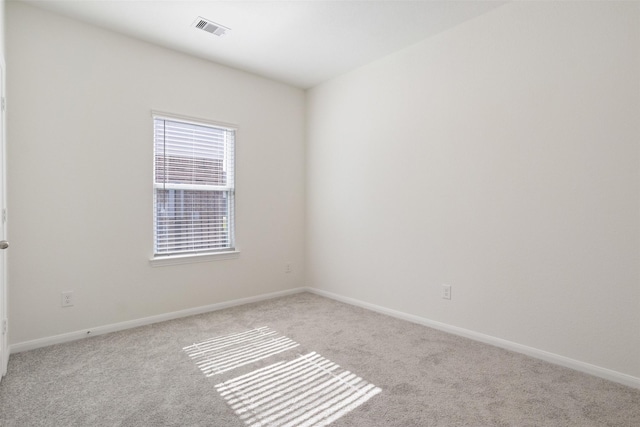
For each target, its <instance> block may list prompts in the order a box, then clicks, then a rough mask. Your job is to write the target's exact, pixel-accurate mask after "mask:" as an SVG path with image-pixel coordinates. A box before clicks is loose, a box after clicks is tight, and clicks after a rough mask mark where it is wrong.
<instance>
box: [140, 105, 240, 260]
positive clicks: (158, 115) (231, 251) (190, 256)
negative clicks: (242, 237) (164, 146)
mask: <svg viewBox="0 0 640 427" xmlns="http://www.w3.org/2000/svg"><path fill="white" fill-rule="evenodd" d="M151 113H152V114H151V115H152V129H153V130H154V138H153V144H154V149H153V222H152V226H153V252H152V253H153V255H152V256H151V257H150V259H149V262H150V264H151V266H153V267H159V266H165V265H175V264H187V263H194V262H209V261H218V260H225V259H233V258H237V257H238V256H239V254H240V251H239V250H238V248H237V245H236V244H235V243H236V242H235V229H236V227H235V218H230V224H231V229H230V231H229V238H230V242H231V247H229V248H225V249H223V250H215V251H203V252H189V253H156V238H157V230H156V225H157V222H156V189H158V188H161V187H162V184H159V183H157V182H156V176H155V173H156V167H155V166H156V156H155V152H156V149H155V121H156V119H160V120H169V121H174V122H181V123H186V124H193V125H199V126H206V127H213V128H218V129H224V130H226V131H232V132H234V135H235V137H234V147H233V150H234V153H233V156H232V161H233V162H234V163H233V164H232V165H231V166H232V170H233V175H235V147H236V144H237V135H238V127H237V126H236V125H232V124H229V123H221V122H214V121H211V120H203V119H199V118H193V117H188V116H183V115H178V114H172V113H164V112H159V111H152V112H151ZM233 181H234V184H233V185H232V186H228V187H225V188H222V187H220V188H221V189H222V190H230V191H231V192H232V194H233V199H234V200H233V202H232V203H233V207H232V215H233V216H235V177H234V179H233ZM159 186H160V187H159ZM171 187H172V188H174V189H180V188H184V189H196V187H198V185H191V184H187V185H183V184H171ZM164 188H166V187H164Z"/></svg>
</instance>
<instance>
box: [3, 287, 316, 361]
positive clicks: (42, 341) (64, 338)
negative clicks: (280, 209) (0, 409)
mask: <svg viewBox="0 0 640 427" xmlns="http://www.w3.org/2000/svg"><path fill="white" fill-rule="evenodd" d="M305 291H306V288H294V289H287V290H285V291H278V292H271V293H268V294H262V295H257V296H254V297H248V298H240V299H236V300H232V301H225V302H221V303H217V304H211V305H205V306H201V307H194V308H188V309H186V310H180V311H174V312H171V313H165V314H159V315H157V316H150V317H144V318H142V319H135V320H129V321H126V322H120V323H114V324H111V325H104V326H98V327H95V328H89V329H83V330H81V331H75V332H68V333H66V334H60V335H54V336H52V337H46V338H39V339H36V340H31V341H24V342H20V343H16V344H12V345H10V346H9V353H20V352H21V351H27V350H34V349H36V348H40V347H47V346H50V345H53V344H61V343H65V342H69V341H76V340H79V339H82V338H87V337H90V336H96V335H103V334H108V333H110V332H116V331H122V330H125V329H130V328H136V327H138V326H145V325H150V324H152V323H158V322H164V321H166V320H172V319H178V318H181V317H187V316H193V315H195V314H202V313H208V312H211V311H217V310H222V309H225V308H229V307H235V306H238V305H243V304H250V303H253V302H258V301H264V300H268V299H273V298H278V297H283V296H286V295H293V294H297V293H300V292H305Z"/></svg>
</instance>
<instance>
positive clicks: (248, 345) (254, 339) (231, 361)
mask: <svg viewBox="0 0 640 427" xmlns="http://www.w3.org/2000/svg"><path fill="white" fill-rule="evenodd" d="M298 345H299V344H298V343H296V342H295V341H293V340H291V339H289V338H287V337H285V336H279V335H278V333H277V332H276V331H274V330H272V329H271V328H269V327H268V326H263V327H261V328H256V329H252V330H249V331H245V332H241V333H237V334H231V335H225V336H222V337H216V338H211V339H209V340H207V341H203V342H201V343H197V344H193V345H190V346H187V347H184V348H183V350H184V351H185V352H186V353H187V354H188V355H189V357H191V358H192V359H193V360H194V361H195V363H196V364H197V365H198V367H199V368H200V370H201V371H202V372H203V373H204V374H205V375H206V376H207V377H211V376H213V375H217V374H221V373H223V372H227V371H230V370H232V369H235V368H238V367H240V366H244V365H248V364H250V363H253V362H256V361H258V360H262V359H266V358H267V357H269V356H272V355H274V354H278V353H281V352H283V351H286V350H290V349H292V348H295V347H297V346H298Z"/></svg>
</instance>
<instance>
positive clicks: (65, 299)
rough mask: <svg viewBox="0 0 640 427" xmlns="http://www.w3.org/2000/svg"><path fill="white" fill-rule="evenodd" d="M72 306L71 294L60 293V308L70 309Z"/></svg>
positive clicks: (69, 292)
mask: <svg viewBox="0 0 640 427" xmlns="http://www.w3.org/2000/svg"><path fill="white" fill-rule="evenodd" d="M72 305H73V292H71V291H68V292H63V293H62V306H63V307H71V306H72Z"/></svg>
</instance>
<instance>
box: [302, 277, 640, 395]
mask: <svg viewBox="0 0 640 427" xmlns="http://www.w3.org/2000/svg"><path fill="white" fill-rule="evenodd" d="M305 290H306V291H308V292H311V293H313V294H316V295H320V296H323V297H326V298H330V299H333V300H336V301H340V302H343V303H346V304H350V305H354V306H357V307H361V308H365V309H367V310H371V311H375V312H378V313H381V314H386V315H388V316H391V317H395V318H398V319H402V320H407V321H409V322H413V323H417V324H420V325H424V326H428V327H430V328H433V329H438V330H441V331H443V332H448V333H451V334H454V335H459V336H461V337H465V338H469V339H472V340H475V341H480V342H483V343H485V344H490V345H493V346H496V347H500V348H504V349H505V350H510V351H514V352H516V353H521V354H524V355H527V356H531V357H534V358H536V359H541V360H544V361H546V362H550V363H554V364H556V365H560V366H564V367H565V368H570V369H574V370H576V371H580V372H584V373H586V374H590V375H593V376H596V377H599V378H604V379H606V380H609V381H613V382H616V383H619V384H623V385H626V386H628V387H633V388H637V389H640V378H637V377H634V376H631V375H627V374H623V373H621V372H617V371H614V370H611V369H607V368H602V367H600V366H596V365H592V364H589V363H585V362H581V361H579V360H575V359H571V358H568V357H565V356H561V355H559V354H555V353H550V352H548V351H544V350H539V349H537V348H533V347H528V346H526V345H522V344H518V343H515V342H512V341H507V340H503V339H501V338H496V337H493V336H490V335H485V334H481V333H479V332H475V331H472V330H469V329H464V328H459V327H457V326H452V325H448V324H446V323H441V322H437V321H435V320H430V319H427V318H424V317H420V316H416V315H413V314H408V313H404V312H401V311H397V310H392V309H390V308H386V307H382V306H379V305H375V304H371V303H368V302H364V301H360V300H358V299H355V298H350V297H345V296H342V295H339V294H335V293H333V292H328V291H324V290H321V289H317V288H310V287H307V288H305Z"/></svg>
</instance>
